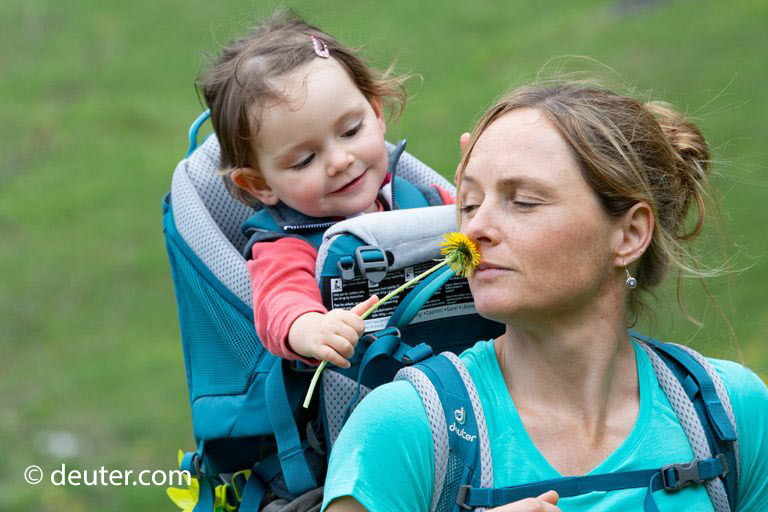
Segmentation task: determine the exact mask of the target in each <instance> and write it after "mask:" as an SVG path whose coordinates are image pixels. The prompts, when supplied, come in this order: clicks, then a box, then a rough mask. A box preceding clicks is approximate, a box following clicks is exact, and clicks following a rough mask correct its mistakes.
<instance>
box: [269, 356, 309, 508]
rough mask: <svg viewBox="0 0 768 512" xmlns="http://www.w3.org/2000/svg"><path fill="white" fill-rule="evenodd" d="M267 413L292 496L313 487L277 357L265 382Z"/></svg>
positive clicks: (286, 483) (279, 360)
mask: <svg viewBox="0 0 768 512" xmlns="http://www.w3.org/2000/svg"><path fill="white" fill-rule="evenodd" d="M265 393H266V399H267V400H266V401H267V413H268V414H269V421H270V423H271V425H272V430H273V432H274V434H275V440H276V441H277V456H278V458H279V459H280V466H281V467H282V468H283V476H284V477H285V485H286V487H287V488H288V492H290V493H291V494H294V495H296V496H298V495H300V494H304V493H305V492H307V491H309V490H311V489H314V488H315V487H317V482H316V480H315V477H314V475H313V474H312V471H311V470H310V469H309V463H308V462H307V459H306V457H305V456H304V449H303V448H302V446H301V439H300V437H299V429H298V427H297V426H296V420H295V419H294V417H293V410H292V408H291V405H290V403H289V400H288V393H287V390H286V387H285V378H284V376H283V360H282V359H278V360H277V361H276V362H275V365H274V366H273V367H272V370H271V371H270V372H269V375H268V376H267V381H266V384H265Z"/></svg>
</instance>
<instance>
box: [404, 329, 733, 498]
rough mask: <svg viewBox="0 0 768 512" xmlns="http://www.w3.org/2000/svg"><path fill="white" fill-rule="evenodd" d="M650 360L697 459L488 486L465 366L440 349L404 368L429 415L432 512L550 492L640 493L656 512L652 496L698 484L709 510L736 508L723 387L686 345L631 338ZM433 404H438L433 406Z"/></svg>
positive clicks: (480, 421)
mask: <svg viewBox="0 0 768 512" xmlns="http://www.w3.org/2000/svg"><path fill="white" fill-rule="evenodd" d="M631 335H632V337H633V338H635V339H636V340H637V341H638V342H639V343H640V346H641V347H642V349H643V350H644V351H645V352H646V353H647V354H648V356H649V357H650V360H651V363H652V365H653V368H654V371H655V373H656V375H657V379H658V381H659V384H660V386H661V388H662V390H663V391H664V393H665V394H666V396H667V398H668V399H669V402H670V404H671V405H672V408H673V409H674V411H675V414H676V415H677V417H678V419H679V420H680V422H681V424H682V426H683V429H684V431H685V433H686V436H687V437H688V440H689V442H690V444H691V447H692V449H693V452H694V455H695V457H696V458H695V459H694V460H693V461H690V462H686V463H676V464H674V463H673V464H667V465H664V466H663V467H661V468H651V469H645V470H636V471H622V472H614V473H608V474H598V475H587V476H568V477H562V478H556V479H551V480H545V481H541V482H532V483H529V484H524V485H517V486H512V487H503V488H494V486H493V470H492V461H491V453H490V446H489V440H488V432H487V429H486V424H485V418H484V415H483V409H482V405H481V404H480V401H479V398H478V395H477V390H476V389H475V386H474V384H473V382H472V379H471V377H470V376H469V373H468V371H467V369H466V368H465V367H464V365H463V363H462V362H461V360H460V359H459V358H458V357H457V356H456V355H455V354H453V353H450V352H444V353H442V354H440V355H438V356H435V357H431V358H429V359H427V360H425V361H422V362H420V363H419V364H416V365H414V366H412V367H408V368H404V369H402V370H401V371H400V372H399V373H398V375H397V376H396V377H395V379H396V380H407V381H409V382H411V384H412V385H413V386H414V387H415V388H416V390H417V391H418V393H419V396H420V397H421V400H422V402H423V403H424V405H425V409H426V410H427V411H428V417H429V424H430V429H431V431H432V438H433V445H434V449H435V457H434V461H435V464H434V466H435V473H434V477H435V478H434V482H435V487H434V490H433V497H432V503H431V507H430V512H434V511H438V512H445V511H452V512H460V511H462V510H484V509H485V508H491V507H497V506H501V505H504V504H507V503H510V502H514V501H518V500H522V499H525V498H530V497H536V496H539V495H541V494H543V493H545V492H546V491H549V490H555V491H557V492H558V494H559V495H560V497H561V498H562V497H569V496H578V495H582V494H587V493H590V492H594V491H613V490H619V489H632V488H646V489H647V492H646V496H645V501H644V508H643V510H644V512H658V510H659V509H658V506H657V505H656V503H655V501H654V498H653V493H654V492H656V491H659V490H664V491H666V492H675V491H677V490H679V489H681V488H683V487H686V486H688V485H691V484H703V485H705V487H706V489H707V493H708V495H709V497H710V500H711V501H712V504H713V507H714V510H715V512H729V511H733V510H736V505H737V504H736V497H737V486H738V474H739V458H738V441H737V435H736V424H735V420H734V417H733V411H732V408H731V405H730V400H729V398H728V395H727V393H726V391H725V387H724V385H723V383H722V380H721V379H720V377H719V375H718V374H717V373H716V371H715V369H714V368H713V367H712V366H711V364H710V363H709V362H708V361H707V360H706V359H704V358H703V357H702V356H701V355H700V354H698V353H697V352H695V351H693V350H692V349H690V348H687V347H684V346H681V345H676V344H672V343H661V342H659V341H656V340H653V339H650V338H647V337H643V336H640V335H638V334H636V333H631ZM436 405H437V407H435V406H436Z"/></svg>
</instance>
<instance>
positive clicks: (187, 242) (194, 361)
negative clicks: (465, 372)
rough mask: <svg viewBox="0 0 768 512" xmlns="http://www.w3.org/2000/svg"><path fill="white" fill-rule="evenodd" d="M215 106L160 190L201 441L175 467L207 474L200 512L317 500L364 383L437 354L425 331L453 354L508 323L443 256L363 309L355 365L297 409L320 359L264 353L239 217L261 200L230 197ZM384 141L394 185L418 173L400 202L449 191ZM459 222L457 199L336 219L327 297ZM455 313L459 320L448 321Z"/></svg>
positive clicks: (332, 371)
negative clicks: (366, 312)
mask: <svg viewBox="0 0 768 512" xmlns="http://www.w3.org/2000/svg"><path fill="white" fill-rule="evenodd" d="M207 117H208V115H207V113H205V114H203V115H202V116H200V118H198V120H196V121H195V123H194V124H193V125H192V127H191V128H190V147H189V151H188V154H187V157H186V158H185V159H183V160H182V161H181V162H180V163H179V164H178V166H177V167H176V170H175V172H174V175H173V180H172V185H171V191H170V192H169V193H168V194H167V195H166V196H165V198H164V199H163V231H164V234H165V240H166V248H167V251H168V257H169V261H170V267H171V274H172V278H173V282H174V287H175V291H176V300H177V305H178V313H179V322H180V326H181V338H182V349H183V354H184V364H185V370H186V376H187V386H188V390H189V398H190V406H191V411H192V422H193V427H194V438H195V442H196V444H197V450H196V451H194V452H189V453H186V454H184V456H183V459H182V461H181V468H182V469H183V470H188V471H190V473H191V474H192V476H193V477H195V478H196V479H197V483H198V484H199V498H198V502H197V505H196V506H195V509H194V510H195V512H211V511H213V510H214V507H217V508H220V509H225V510H236V509H238V508H239V509H240V510H241V511H244V512H245V511H252V510H259V507H263V506H264V505H266V504H267V503H269V502H270V501H273V500H274V502H275V503H276V502H278V501H280V500H283V502H290V501H291V500H296V499H301V498H302V496H305V497H306V496H308V497H307V502H308V503H309V505H310V506H311V505H312V503H316V502H317V498H316V496H317V495H319V494H320V493H321V491H319V492H318V491H314V490H313V489H316V488H318V487H320V486H321V485H322V483H323V479H324V475H325V467H326V463H327V454H328V453H329V451H330V447H331V446H332V444H333V442H334V440H335V437H336V436H337V435H338V432H339V430H340V428H341V426H342V425H343V422H344V421H345V419H346V417H348V415H349V413H350V412H351V411H352V410H353V409H354V407H355V406H356V405H357V403H359V400H360V399H361V398H362V397H363V396H364V395H365V394H366V393H367V392H368V390H370V389H371V388H373V387H375V386H377V385H379V384H382V383H384V382H389V381H391V380H392V379H393V377H394V375H395V373H396V372H397V371H398V370H400V369H401V368H403V367H405V366H408V365H413V364H416V363H418V362H419V361H422V360H424V359H426V358H428V357H429V356H431V355H432V346H430V345H428V344H426V343H422V342H430V341H434V340H436V339H439V340H440V343H439V344H438V345H437V346H435V347H434V348H435V349H439V350H451V351H455V352H457V353H458V352H460V351H461V350H463V349H464V348H467V347H468V346H470V345H471V344H472V343H473V342H474V341H476V340H478V339H483V338H488V337H493V336H496V335H498V334H500V332H502V329H503V327H502V326H500V325H499V324H496V323H494V322H490V321H488V320H484V319H482V318H480V317H479V315H477V314H476V312H475V311H474V308H473V305H472V302H471V295H470V294H469V291H468V287H467V285H466V282H465V281H463V280H460V279H458V278H455V277H453V274H452V272H449V271H448V269H447V268H444V269H442V270H443V271H442V272H435V273H434V274H433V275H431V276H430V277H429V278H427V279H425V280H424V281H422V282H421V283H420V284H419V285H418V286H417V287H415V288H414V289H413V290H412V291H411V292H410V293H409V294H408V295H405V294H402V295H401V297H402V298H400V299H398V300H393V301H392V303H391V304H386V305H385V306H383V307H382V308H381V309H380V311H378V312H377V314H376V315H374V317H373V318H372V319H370V320H369V321H367V324H366V335H365V336H364V337H363V338H362V339H361V340H360V342H359V343H358V347H357V350H356V352H355V355H354V356H353V358H352V360H351V362H352V366H351V368H348V369H340V368H335V367H333V366H332V365H329V367H328V368H327V369H326V371H325V372H324V374H323V381H322V386H321V389H320V392H319V395H320V396H319V398H318V397H316V398H315V399H314V400H313V404H312V406H311V407H310V408H309V409H306V410H305V409H301V408H300V402H301V400H302V399H303V397H304V394H305V393H306V391H307V389H308V387H309V381H310V378H311V375H312V373H313V372H314V368H313V367H309V366H307V365H304V364H303V363H300V362H288V361H283V360H281V359H279V358H278V357H276V356H274V355H272V354H270V353H269V352H267V351H266V350H265V349H264V347H263V345H262V344H261V342H260V340H259V338H258V336H257V334H256V331H255V328H254V325H253V308H252V304H251V301H252V298H251V283H250V278H249V275H248V271H247V267H246V260H245V258H244V257H243V256H242V251H243V248H244V247H246V245H247V244H248V243H249V240H248V238H247V237H246V235H245V234H244V233H243V231H242V229H241V225H242V224H243V223H244V221H245V220H246V219H249V218H251V217H252V216H253V215H254V210H253V208H251V207H249V206H246V205H244V204H242V203H240V202H238V201H237V200H236V199H234V198H233V197H232V196H231V195H230V194H229V192H228V191H227V189H226V186H225V184H224V181H223V179H222V177H221V176H220V175H218V173H217V171H218V169H219V167H220V164H219V161H220V160H219V154H220V153H219V145H218V141H217V139H216V138H215V137H214V136H210V137H209V138H208V139H207V140H206V141H205V142H204V143H203V144H201V145H200V146H199V147H198V145H197V138H198V131H199V129H200V126H201V125H202V123H203V122H204V121H205V120H206V119H207ZM389 149H390V151H391V154H394V156H395V158H396V159H397V158H399V159H398V160H397V166H396V172H395V175H396V177H395V178H394V179H393V183H394V185H393V186H399V185H398V183H399V181H398V179H404V180H406V181H407V182H408V183H410V184H412V185H415V187H407V186H406V187H403V188H402V189H398V195H397V197H398V199H397V203H398V205H405V206H407V205H408V204H410V202H412V201H413V202H417V201H419V199H420V198H421V201H420V202H419V204H418V206H427V204H429V203H430V202H431V201H430V200H429V198H426V197H424V196H420V195H419V194H418V193H414V192H413V191H414V190H417V191H418V190H420V189H424V188H428V187H430V186H431V185H433V184H435V185H438V186H440V187H442V188H443V189H446V190H454V188H453V186H452V185H451V184H450V183H449V182H448V181H446V180H445V179H444V178H443V177H442V176H440V175H439V174H438V173H436V172H435V171H433V170H432V169H430V168H429V167H427V166H426V165H424V164H423V163H421V162H420V161H418V160H417V159H415V158H414V157H412V156H411V155H409V154H408V153H405V152H403V148H402V146H398V147H391V146H390V148H389ZM400 190H403V191H405V192H403V193H402V194H401V192H400ZM409 194H412V197H411V198H409V197H408V195H409ZM424 201H426V203H424V204H421V203H423V202H424ZM377 219H379V220H377ZM454 226H455V217H454V213H453V208H452V207H450V206H448V207H430V208H419V209H418V210H417V209H411V210H397V211H392V212H381V213H375V214H369V215H364V216H360V217H358V218H355V219H350V220H347V221H344V222H342V223H338V224H336V225H334V226H333V227H332V228H331V229H330V230H328V231H327V232H325V233H324V237H323V239H324V241H323V243H322V246H321V247H320V251H319V254H318V260H317V273H316V275H317V279H318V285H319V286H320V289H321V290H322V294H323V298H324V301H325V302H326V306H328V307H331V308H333V307H348V305H350V304H352V303H353V302H355V301H357V302H359V300H357V298H358V297H360V298H361V300H363V299H365V298H367V297H368V296H369V295H370V294H371V293H376V292H378V293H381V292H382V291H384V290H388V289H391V288H392V287H394V286H396V285H397V284H398V283H400V284H402V282H404V280H405V279H407V278H408V277H409V276H411V275H412V274H413V273H418V272H420V271H421V270H420V269H421V268H422V266H424V265H430V264H431V260H432V259H433V258H436V257H439V251H438V247H437V239H438V237H439V235H441V234H442V233H443V232H445V231H448V230H452V229H455V227H454ZM446 283H448V284H447V286H446V287H444V285H446ZM441 288H442V291H440V293H437V295H435V294H436V292H437V291H438V290H439V289H441ZM384 293H386V292H384ZM433 295H434V297H433ZM430 300H431V302H428V301H430ZM425 304H426V307H425V308H424V311H422V312H421V313H419V312H420V311H421V309H422V306H423V305H425ZM457 316H460V317H461V318H462V322H461V325H462V329H457V328H456V326H455V325H454V324H453V323H451V321H450V320H451V318H456V317H457ZM449 324H450V326H449ZM436 332H439V333H443V334H444V335H441V336H437V337H436V336H434V334H435V333H436ZM307 508H309V506H308V507H307ZM273 510H279V509H278V508H274V509H273ZM296 510H303V509H296Z"/></svg>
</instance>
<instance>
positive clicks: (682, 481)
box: [661, 459, 704, 491]
mask: <svg viewBox="0 0 768 512" xmlns="http://www.w3.org/2000/svg"><path fill="white" fill-rule="evenodd" d="M699 462H700V461H699V459H696V460H694V461H691V462H688V463H683V464H667V465H666V466H663V467H662V468H661V482H662V484H663V485H664V490H665V491H678V490H680V489H682V488H683V487H687V486H689V485H691V484H700V483H703V482H704V480H702V479H701V477H700V475H699ZM670 470H671V471H672V472H673V474H674V476H675V477H676V481H675V482H674V483H670V481H669V478H668V477H667V472H669V471H670Z"/></svg>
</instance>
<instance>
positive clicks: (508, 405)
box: [323, 341, 768, 512]
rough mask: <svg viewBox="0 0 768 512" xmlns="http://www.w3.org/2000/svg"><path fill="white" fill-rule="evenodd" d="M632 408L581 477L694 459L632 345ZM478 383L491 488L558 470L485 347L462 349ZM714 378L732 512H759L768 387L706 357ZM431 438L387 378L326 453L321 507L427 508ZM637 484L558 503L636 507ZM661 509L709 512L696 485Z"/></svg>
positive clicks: (398, 511) (767, 471)
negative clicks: (732, 445) (348, 500)
mask: <svg viewBox="0 0 768 512" xmlns="http://www.w3.org/2000/svg"><path fill="white" fill-rule="evenodd" d="M635 354H636V358H637V367H638V376H639V381H640V382H639V385H640V410H639V412H638V416H637V420H636V422H635V426H634V428H633V429H632V432H631V433H630V434H629V436H628V437H627V438H626V439H625V440H624V442H623V443H622V444H621V446H619V448H618V449H616V451H614V452H613V453H612V454H611V455H609V456H608V458H606V459H605V460H604V461H603V462H602V463H600V464H599V465H598V466H597V467H596V468H594V469H593V470H592V471H591V472H590V473H589V474H601V473H611V472H615V471H630V470H638V469H651V468H660V467H661V466H663V465H664V464H669V463H678V462H687V461H690V460H693V458H694V457H693V452H692V451H691V447H690V445H689V444H688V440H687V438H686V436H685V433H684V432H683V429H682V427H681V426H680V423H679V422H678V420H677V417H676V416H675V413H674V411H673V410H672V408H671V406H670V405H669V402H668V400H667V398H666V396H665V395H664V393H663V391H662V390H661V388H660V387H659V385H658V383H657V381H656V376H655V374H654V372H653V367H652V366H651V363H650V360H649V359H648V355H647V354H646V353H645V352H644V351H643V350H642V349H640V348H639V347H637V346H635ZM461 358H462V360H463V361H464V363H465V365H466V366H467V369H468V370H469V373H470V375H471V376H472V379H473V380H474V382H475V385H476V386H477V391H478V394H479V396H480V401H481V402H482V404H483V408H484V411H485V419H486V422H487V425H488V435H489V437H490V445H491V454H492V456H493V476H494V485H495V486H496V487H505V486H512V485H519V484H524V483H530V482H536V481H539V480H546V479H551V478H558V477H560V476H562V475H560V474H559V473H558V472H557V471H556V470H555V469H554V468H553V467H552V466H551V465H550V464H549V463H548V462H547V460H546V459H545V458H544V457H543V456H542V454H541V453H540V452H539V451H538V450H537V449H536V446H535V445H534V444H533V441H532V440H531V439H530V437H529V436H528V434H527V432H526V431H525V428H524V427H523V424H522V421H521V419H520V417H519V416H518V413H517V409H516V408H515V404H514V403H513V402H512V398H511V397H510V395H509V392H508V391H507V387H506V384H505V383H504V378H503V377H502V374H501V370H500V368H499V364H498V361H497V359H496V353H495V351H494V349H493V343H492V342H490V341H484V342H479V343H477V344H476V345H475V346H474V347H472V348H470V349H469V350H467V351H465V352H464V353H463V354H462V355H461ZM710 361H711V362H712V364H713V365H714V367H715V368H716V369H717V371H718V373H719V374H720V375H721V376H722V378H723V382H724V383H725V386H726V389H727V390H728V394H729V396H730V398H731V403H732V406H733V411H734V416H735V418H736V423H737V426H738V434H739V448H740V461H741V474H740V480H739V489H738V503H739V508H738V510H739V511H740V512H765V511H768V390H767V389H766V386H765V384H764V383H763V382H762V381H761V380H760V379H759V378H758V377H757V375H755V374H754V373H753V372H751V371H750V370H748V369H747V368H744V367H743V366H741V365H739V364H737V363H733V362H729V361H720V360H710ZM433 464H434V455H433V452H432V436H431V434H430V430H429V423H428V420H427V414H426V411H425V409H424V406H423V405H422V402H421V400H420V399H419V395H418V393H417V392H416V390H415V389H414V388H413V387H412V386H411V385H410V384H409V383H408V382H404V381H399V382H394V383H391V384H386V385H384V386H381V387H379V388H377V389H375V390H374V391H373V392H371V393H370V394H369V395H368V396H367V397H366V398H365V400H363V401H362V402H361V404H360V405H359V406H358V408H357V409H356V410H355V412H354V414H352V416H351V417H350V419H349V421H348V422H347V424H346V425H345V426H344V428H343V430H342V432H341V434H340V435H339V438H338V440H337V441H336V444H335V445H334V447H333V451H332V452H331V458H330V463H329V468H328V476H327V478H326V483H325V498H324V500H323V509H325V507H327V506H328V504H329V503H330V502H331V501H332V500H333V499H335V498H339V497H342V496H353V497H354V498H355V499H356V500H357V501H359V502H360V503H361V504H362V505H363V506H364V507H365V508H366V509H367V510H370V511H374V512H380V511H381V512H403V511H409V512H411V511H413V512H416V511H424V512H427V511H428V510H429V505H430V500H431V498H432V486H433ZM645 493H646V489H628V490H621V491H610V492H593V493H589V494H585V495H582V496H575V497H570V498H562V499H560V501H559V503H558V506H559V507H560V508H561V509H562V510H563V511H564V512H580V511H592V512H595V511H609V510H610V511H616V510H643V499H644V498H645ZM654 498H655V499H656V503H657V504H658V506H659V508H660V510H661V511H662V512H663V511H673V510H674V511H678V510H685V511H712V510H713V509H712V504H711V502H710V500H709V496H708V495H707V492H706V490H705V489H704V487H703V486H700V485H699V486H690V487H687V488H685V489H682V490H680V491H678V492H675V493H666V492H664V491H658V492H656V493H655V494H654Z"/></svg>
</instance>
